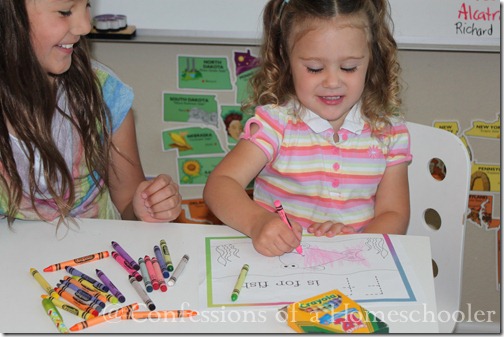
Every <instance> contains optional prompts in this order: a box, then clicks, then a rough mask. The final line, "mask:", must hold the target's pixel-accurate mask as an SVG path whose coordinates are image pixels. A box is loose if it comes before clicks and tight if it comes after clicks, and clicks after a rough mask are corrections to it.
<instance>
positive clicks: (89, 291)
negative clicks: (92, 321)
mask: <svg viewBox="0 0 504 337" xmlns="http://www.w3.org/2000/svg"><path fill="white" fill-rule="evenodd" d="M74 277H77V276H72V277H68V276H65V277H63V280H60V282H63V281H65V282H69V283H70V284H72V285H73V286H75V287H77V288H78V289H80V290H82V291H84V292H86V293H87V294H89V296H94V297H96V298H97V299H99V300H100V301H102V302H103V303H105V302H107V297H106V296H105V295H103V294H104V293H102V292H100V291H97V290H96V288H94V287H87V286H85V285H84V284H83V283H82V282H79V281H77V280H76V279H74ZM82 281H84V282H86V283H87V284H88V285H89V284H91V283H90V282H88V281H86V280H82ZM116 300H117V299H116ZM116 303H117V302H116Z"/></svg>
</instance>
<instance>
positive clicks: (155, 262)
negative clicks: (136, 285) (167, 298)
mask: <svg viewBox="0 0 504 337" xmlns="http://www.w3.org/2000/svg"><path fill="white" fill-rule="evenodd" d="M152 266H153V267H154V272H155V273H156V279H157V280H158V281H159V289H161V291H162V292H165V291H167V290H168V287H167V286H166V282H165V280H164V277H163V273H162V272H161V267H160V266H159V262H158V260H157V259H156V258H155V257H152Z"/></svg>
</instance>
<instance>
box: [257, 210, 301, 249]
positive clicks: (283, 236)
mask: <svg viewBox="0 0 504 337" xmlns="http://www.w3.org/2000/svg"><path fill="white" fill-rule="evenodd" d="M291 225H292V228H293V229H290V228H289V226H287V225H286V224H285V223H284V222H283V221H282V219H280V216H278V215H277V214H275V213H271V216H269V217H268V219H267V220H266V221H265V222H262V223H261V225H258V226H255V227H254V229H253V231H252V233H251V235H250V238H251V239H252V244H253V245H254V248H255V249H256V251H257V252H258V253H260V254H262V255H265V256H279V255H283V254H285V253H289V252H292V250H294V249H296V247H297V246H299V244H300V243H301V235H302V233H303V228H302V227H301V225H299V224H298V223H297V222H295V221H291Z"/></svg>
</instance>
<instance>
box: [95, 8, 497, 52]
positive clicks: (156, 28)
mask: <svg viewBox="0 0 504 337" xmlns="http://www.w3.org/2000/svg"><path fill="white" fill-rule="evenodd" d="M266 1H267V0H142V1H139V0H91V10H92V14H93V16H94V15H98V14H123V15H126V16H127V19H128V24H130V25H135V26H136V27H137V29H138V32H139V33H141V32H142V31H149V32H150V33H153V32H154V33H155V34H158V35H159V34H161V35H162V34H163V31H166V32H167V34H168V32H169V31H175V32H177V33H179V34H181V35H186V36H193V35H195V34H196V35H198V36H207V37H209V38H210V39H211V38H216V37H220V38H236V37H243V38H249V39H250V38H254V39H259V38H260V37H261V31H262V23H261V21H262V19H261V16H262V11H263V8H264V5H265V3H266ZM389 2H390V5H391V12H392V19H393V21H394V37H395V39H396V41H397V42H398V44H400V45H401V44H403V45H412V46H417V47H419V48H421V47H422V46H433V47H437V48H438V49H443V48H446V49H454V48H455V49H457V48H460V49H487V50H492V51H499V49H500V29H501V28H500V2H499V0H389ZM209 43H211V41H209ZM489 47H490V49H489Z"/></svg>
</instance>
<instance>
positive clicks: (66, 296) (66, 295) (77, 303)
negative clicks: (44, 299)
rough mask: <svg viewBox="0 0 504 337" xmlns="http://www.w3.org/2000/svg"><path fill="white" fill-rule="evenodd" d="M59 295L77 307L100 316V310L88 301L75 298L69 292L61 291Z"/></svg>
mask: <svg viewBox="0 0 504 337" xmlns="http://www.w3.org/2000/svg"><path fill="white" fill-rule="evenodd" d="M58 289H59V288H55V290H56V291H58ZM59 295H60V296H61V297H63V298H64V299H65V300H66V301H67V302H69V303H70V304H73V305H75V306H76V307H77V308H79V309H81V310H82V311H84V312H88V313H90V314H91V315H93V316H98V315H99V314H100V313H99V312H98V310H96V309H95V308H93V307H90V306H89V305H87V304H86V303H84V302H81V301H80V300H78V299H76V298H74V297H73V296H72V295H71V294H70V293H69V292H66V291H61V293H59ZM49 297H52V296H49Z"/></svg>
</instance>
